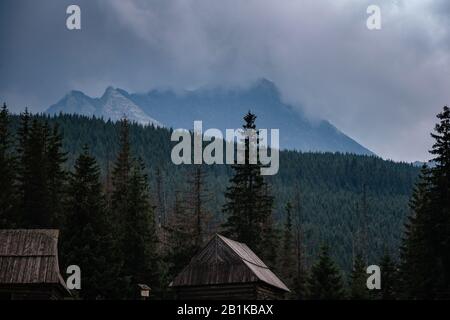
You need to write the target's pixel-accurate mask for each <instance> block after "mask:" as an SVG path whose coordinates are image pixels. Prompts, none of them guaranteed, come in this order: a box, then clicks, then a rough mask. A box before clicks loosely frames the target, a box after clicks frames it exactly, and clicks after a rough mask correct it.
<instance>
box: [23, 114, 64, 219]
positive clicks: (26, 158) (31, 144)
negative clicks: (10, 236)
mask: <svg viewBox="0 0 450 320" xmlns="http://www.w3.org/2000/svg"><path fill="white" fill-rule="evenodd" d="M26 119H27V115H26V114H25V115H24V117H23V122H22V125H23V127H22V128H21V131H20V132H23V133H25V132H26V133H27V135H26V136H25V134H24V135H23V136H21V138H20V142H22V141H23V142H24V144H23V145H22V144H21V145H20V146H19V150H20V151H21V153H20V157H21V158H20V166H19V194H20V212H21V219H22V221H21V227H24V228H51V227H55V226H54V225H53V222H54V220H53V217H52V215H51V212H50V210H49V193H48V185H47V174H48V170H47V169H48V168H47V165H46V164H47V154H46V149H47V140H48V127H47V126H45V125H42V124H41V123H40V122H39V121H38V120H37V119H36V118H35V119H33V120H32V122H31V126H30V127H29V128H28V123H27V120H26Z"/></svg>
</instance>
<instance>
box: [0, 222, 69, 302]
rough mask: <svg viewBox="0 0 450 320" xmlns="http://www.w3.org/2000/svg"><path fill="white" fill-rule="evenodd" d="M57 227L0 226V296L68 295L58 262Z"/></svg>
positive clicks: (1, 297) (39, 298)
mask: <svg viewBox="0 0 450 320" xmlns="http://www.w3.org/2000/svg"><path fill="white" fill-rule="evenodd" d="M58 235H59V231H58V230H37V229H36V230H0V299H2V300H5V299H6V300H24V299H27V300H28V299H33V300H41V299H62V298H65V297H69V296H70V292H69V291H68V289H67V287H66V285H65V282H64V280H63V278H62V277H61V274H60V272H59V265H58Z"/></svg>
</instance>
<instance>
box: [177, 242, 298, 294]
mask: <svg viewBox="0 0 450 320" xmlns="http://www.w3.org/2000/svg"><path fill="white" fill-rule="evenodd" d="M260 281H261V282H264V283H266V284H268V285H270V286H272V287H275V288H277V289H280V290H283V291H289V289H288V288H287V287H286V285H285V284H284V283H283V282H282V281H281V280H280V279H279V278H278V277H277V276H276V275H275V274H274V273H273V272H272V271H271V270H270V269H269V268H268V267H267V265H266V264H265V263H264V262H263V261H262V260H261V259H260V258H259V257H258V256H257V255H256V254H255V253H254V252H253V251H252V250H251V249H250V248H249V247H248V246H247V245H246V244H244V243H240V242H237V241H233V240H231V239H228V238H226V237H224V236H222V235H219V234H216V235H215V236H214V237H213V238H212V239H211V240H210V241H209V243H208V244H207V245H206V246H205V247H204V248H203V249H202V250H201V251H200V252H199V253H198V254H197V255H195V256H194V257H193V258H192V259H191V262H190V263H189V265H188V266H186V267H185V268H184V269H183V271H181V272H180V274H178V276H177V277H175V279H174V280H173V282H172V283H171V286H172V287H182V286H199V285H217V284H233V283H252V282H260Z"/></svg>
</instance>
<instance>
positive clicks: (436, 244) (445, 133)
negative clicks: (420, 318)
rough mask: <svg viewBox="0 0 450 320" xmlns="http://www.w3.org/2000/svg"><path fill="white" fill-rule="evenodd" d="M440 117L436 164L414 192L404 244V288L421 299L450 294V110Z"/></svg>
mask: <svg viewBox="0 0 450 320" xmlns="http://www.w3.org/2000/svg"><path fill="white" fill-rule="evenodd" d="M437 117H438V119H439V123H437V124H436V126H435V133H432V134H431V136H432V137H433V138H434V139H435V143H434V144H433V147H432V149H431V151H430V153H431V154H433V155H434V156H435V157H434V159H433V161H434V163H435V166H434V167H433V168H430V169H424V173H423V174H422V181H421V182H419V184H418V186H417V188H416V191H415V193H414V194H413V197H412V201H411V207H412V210H413V215H412V217H411V218H410V219H409V222H408V225H407V227H406V238H405V240H404V243H403V246H402V262H401V275H402V287H403V289H404V290H405V294H406V295H407V296H408V297H412V298H419V299H420V298H423V299H432V298H446V297H449V296H450V109H449V108H448V107H444V108H443V111H442V112H441V113H439V114H438V115H437Z"/></svg>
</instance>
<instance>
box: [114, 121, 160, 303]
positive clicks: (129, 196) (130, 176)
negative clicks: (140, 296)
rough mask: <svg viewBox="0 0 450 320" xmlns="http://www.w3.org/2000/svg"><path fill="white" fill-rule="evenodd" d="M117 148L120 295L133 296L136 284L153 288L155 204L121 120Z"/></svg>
mask: <svg viewBox="0 0 450 320" xmlns="http://www.w3.org/2000/svg"><path fill="white" fill-rule="evenodd" d="M119 143H120V150H119V153H118V156H117V160H116V163H115V166H114V170H113V176H112V185H113V192H112V196H111V209H112V212H113V215H114V221H115V223H116V230H115V232H116V233H117V235H118V238H119V241H120V243H121V244H122V245H121V249H120V254H121V258H122V260H123V268H122V272H121V274H122V279H123V286H124V287H123V289H122V290H123V295H124V297H126V298H135V294H136V286H137V284H138V283H145V284H147V285H149V286H150V287H152V288H153V289H156V287H157V286H158V285H159V284H158V283H157V281H158V280H159V279H158V277H157V272H158V268H159V265H158V258H159V257H158V254H157V250H156V249H157V241H158V239H157V235H156V226H155V217H154V207H153V205H152V204H151V203H150V196H149V185H148V177H147V175H146V174H145V167H144V164H143V161H142V160H140V159H138V160H136V159H134V158H133V157H132V154H131V148H130V137H129V124H128V121H127V120H126V119H124V120H122V121H121V124H120V136H119Z"/></svg>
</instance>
